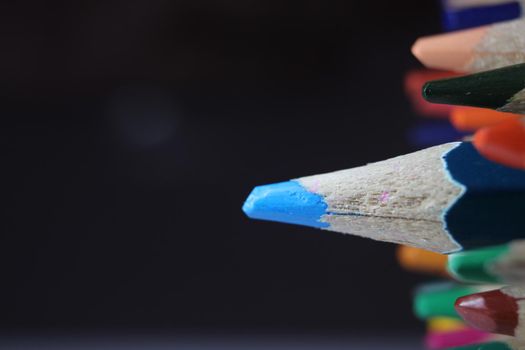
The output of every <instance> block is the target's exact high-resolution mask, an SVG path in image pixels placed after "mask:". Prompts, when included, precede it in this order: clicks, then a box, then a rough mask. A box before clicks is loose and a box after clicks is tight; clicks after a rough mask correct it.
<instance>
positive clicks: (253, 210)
mask: <svg viewBox="0 0 525 350" xmlns="http://www.w3.org/2000/svg"><path fill="white" fill-rule="evenodd" d="M326 208H327V205H326V203H325V202H324V200H323V198H322V197H321V196H319V195H317V194H315V193H311V192H309V191H308V190H307V189H305V188H304V187H303V186H301V184H299V182H297V181H286V182H279V183H275V184H271V185H264V186H258V187H255V188H254V189H253V191H252V193H251V194H250V195H249V196H248V199H246V202H245V203H244V205H243V207H242V210H243V211H244V213H246V215H247V216H248V217H250V218H252V219H261V220H269V221H278V222H284V223H289V224H297V225H304V226H312V227H319V228H322V227H327V226H328V224H326V223H324V222H321V221H320V219H321V217H322V216H323V215H324V214H325V212H326Z"/></svg>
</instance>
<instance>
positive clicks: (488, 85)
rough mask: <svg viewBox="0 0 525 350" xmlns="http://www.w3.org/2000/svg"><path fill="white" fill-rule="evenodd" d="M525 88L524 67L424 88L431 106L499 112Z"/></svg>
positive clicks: (513, 67)
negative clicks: (495, 110)
mask: <svg viewBox="0 0 525 350" xmlns="http://www.w3.org/2000/svg"><path fill="white" fill-rule="evenodd" d="M524 88H525V64H517V65H514V66H509V67H505V68H500V69H495V70H491V71H487V72H481V73H477V74H471V75H466V76H462V77H457V78H448V79H441V80H433V81H429V82H427V83H426V84H425V85H424V86H423V91H422V93H423V98H425V100H427V101H429V102H432V103H442V104H451V105H461V106H472V107H482V108H492V109H499V108H502V107H503V106H505V105H506V104H507V103H508V102H509V101H510V100H511V99H512V98H513V97H514V95H515V94H516V93H518V92H519V91H521V90H523V89H524Z"/></svg>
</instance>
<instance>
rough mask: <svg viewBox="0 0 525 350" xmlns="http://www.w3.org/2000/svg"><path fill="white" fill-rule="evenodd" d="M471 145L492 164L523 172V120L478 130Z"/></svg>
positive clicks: (524, 136)
mask: <svg viewBox="0 0 525 350" xmlns="http://www.w3.org/2000/svg"><path fill="white" fill-rule="evenodd" d="M473 144H474V146H475V147H476V149H477V150H478V152H479V153H481V154H482V155H483V156H484V157H486V158H487V159H490V160H492V161H494V162H497V163H500V164H503V165H506V166H509V167H512V168H517V169H523V170H525V120H524V119H523V118H522V119H515V118H510V119H509V120H506V121H504V122H502V123H500V124H496V125H493V126H489V127H486V128H483V129H480V130H479V131H478V132H476V134H475V135H474V139H473Z"/></svg>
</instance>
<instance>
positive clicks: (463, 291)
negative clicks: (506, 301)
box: [413, 282, 497, 320]
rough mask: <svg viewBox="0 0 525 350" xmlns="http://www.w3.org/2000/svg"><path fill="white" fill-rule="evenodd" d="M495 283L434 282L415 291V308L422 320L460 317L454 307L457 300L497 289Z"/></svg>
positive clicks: (415, 312) (416, 313)
mask: <svg viewBox="0 0 525 350" xmlns="http://www.w3.org/2000/svg"><path fill="white" fill-rule="evenodd" d="M495 288H497V286H494V285H464V284H459V283H454V282H432V283H426V284H423V285H421V286H420V287H418V288H416V290H415V291H414V300H413V310H414V314H415V315H416V316H417V317H418V318H419V319H421V320H428V319H431V318H434V317H452V318H458V319H459V318H460V317H459V315H458V313H457V312H456V310H455V308H454V303H455V301H456V300H457V299H458V298H460V297H463V296H466V295H469V294H474V293H479V292H482V291H487V290H491V289H495Z"/></svg>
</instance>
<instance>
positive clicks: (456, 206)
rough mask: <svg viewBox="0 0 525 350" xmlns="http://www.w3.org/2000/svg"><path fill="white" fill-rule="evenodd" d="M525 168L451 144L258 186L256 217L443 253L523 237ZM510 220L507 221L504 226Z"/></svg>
mask: <svg viewBox="0 0 525 350" xmlns="http://www.w3.org/2000/svg"><path fill="white" fill-rule="evenodd" d="M524 201H525V172H522V171H520V170H516V169H511V168H508V167H505V166H502V165H499V164H495V163H493V162H491V161H488V160H486V159H485V158H483V157H482V156H481V155H480V154H479V153H478V152H477V151H476V150H475V148H474V147H473V145H472V144H471V143H470V142H452V143H448V144H444V145H440V146H436V147H431V148H427V149H425V150H421V151H418V152H414V153H411V154H408V155H404V156H400V157H396V158H392V159H389V160H386V161H382V162H377V163H372V164H368V165H366V166H362V167H358V168H354V169H349V170H343V171H338V172H333V173H328V174H322V175H316V176H309V177H303V178H299V179H295V180H291V181H287V182H281V183H277V184H271V185H266V186H259V187H256V188H255V189H254V190H253V191H252V193H251V194H250V196H249V197H248V199H247V200H246V202H245V204H244V206H243V210H244V212H245V213H246V214H247V215H248V216H249V217H251V218H254V219H262V220H270V221H278V222H284V223H292V224H299V225H305V226H311V227H316V228H321V229H325V230H331V231H336V232H341V233H348V234H354V235H357V236H362V237H366V238H371V239H375V240H381V241H388V242H394V243H400V244H406V245H410V246H414V247H418V248H423V249H427V250H432V251H435V252H438V253H452V252H457V251H461V250H462V249H470V248H474V247H480V246H487V245H494V244H500V243H506V242H509V241H512V240H515V239H520V238H525V237H524V236H525V232H523V227H524V226H525V215H523V210H522V209H521V206H522V203H524ZM502 223H505V225H502Z"/></svg>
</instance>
